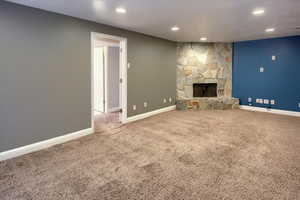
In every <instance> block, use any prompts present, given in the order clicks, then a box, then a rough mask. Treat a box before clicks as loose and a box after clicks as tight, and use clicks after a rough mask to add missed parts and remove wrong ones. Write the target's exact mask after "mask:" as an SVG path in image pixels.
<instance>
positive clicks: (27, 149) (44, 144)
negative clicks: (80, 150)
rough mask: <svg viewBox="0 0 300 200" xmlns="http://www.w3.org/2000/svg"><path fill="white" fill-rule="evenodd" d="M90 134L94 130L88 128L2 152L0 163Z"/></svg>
mask: <svg viewBox="0 0 300 200" xmlns="http://www.w3.org/2000/svg"><path fill="white" fill-rule="evenodd" d="M92 133H94V130H93V129H92V128H88V129H84V130H81V131H77V132H74V133H70V134H66V135H62V136H59V137H55V138H51V139H48V140H44V141H41V142H37V143H34V144H30V145H26V146H22V147H18V148H16V149H12V150H8V151H4V152H1V153H0V161H3V160H7V159H11V158H15V157H18V156H22V155H25V154H28V153H32V152H36V151H39V150H42V149H46V148H49V147H52V146H54V145H57V144H62V143H65V142H68V141H71V140H75V139H78V138H80V137H83V136H87V135H90V134H92Z"/></svg>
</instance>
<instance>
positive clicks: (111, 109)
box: [108, 107, 121, 113]
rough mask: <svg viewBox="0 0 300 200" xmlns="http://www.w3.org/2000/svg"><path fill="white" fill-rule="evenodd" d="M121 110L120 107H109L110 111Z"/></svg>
mask: <svg viewBox="0 0 300 200" xmlns="http://www.w3.org/2000/svg"><path fill="white" fill-rule="evenodd" d="M120 110H121V108H120V107H115V108H109V109H108V112H109V113H111V112H117V111H120Z"/></svg>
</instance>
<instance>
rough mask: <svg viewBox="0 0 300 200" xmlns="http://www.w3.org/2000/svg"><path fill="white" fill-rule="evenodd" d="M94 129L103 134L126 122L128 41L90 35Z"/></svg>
mask: <svg viewBox="0 0 300 200" xmlns="http://www.w3.org/2000/svg"><path fill="white" fill-rule="evenodd" d="M91 54H92V58H91V62H92V112H91V113H92V117H91V118H92V127H93V129H94V131H95V132H104V131H107V130H109V129H114V128H116V127H120V125H121V124H122V123H125V122H126V119H127V40H126V38H121V37H116V36H112V35H106V34H101V33H94V32H93V33H91Z"/></svg>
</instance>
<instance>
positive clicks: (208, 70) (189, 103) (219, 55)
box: [176, 43, 239, 110]
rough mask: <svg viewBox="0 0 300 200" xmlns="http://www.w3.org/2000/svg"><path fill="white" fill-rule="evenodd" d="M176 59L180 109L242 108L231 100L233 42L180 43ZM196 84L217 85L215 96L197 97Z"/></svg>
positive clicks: (178, 107) (234, 100)
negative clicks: (195, 93)
mask: <svg viewBox="0 0 300 200" xmlns="http://www.w3.org/2000/svg"><path fill="white" fill-rule="evenodd" d="M177 56H178V57H177V101H176V107H177V109H179V110H186V109H199V110H202V109H233V108H238V107H239V99H236V98H233V97H232V44H231V43H178V46H177ZM197 84H204V85H205V84H207V85H216V95H215V96H214V97H211V96H208V97H206V96H205V95H204V96H203V97H198V96H197V95H194V92H195V91H194V90H195V88H194V87H195V85H197ZM195 96H197V97H195Z"/></svg>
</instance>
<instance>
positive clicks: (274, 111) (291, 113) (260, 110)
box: [240, 106, 300, 117]
mask: <svg viewBox="0 0 300 200" xmlns="http://www.w3.org/2000/svg"><path fill="white" fill-rule="evenodd" d="M240 109H243V110H250V111H258V112H267V113H273V114H278V115H288V116H293V117H300V112H294V111H288V110H278V109H269V108H260V107H254V106H240Z"/></svg>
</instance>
